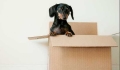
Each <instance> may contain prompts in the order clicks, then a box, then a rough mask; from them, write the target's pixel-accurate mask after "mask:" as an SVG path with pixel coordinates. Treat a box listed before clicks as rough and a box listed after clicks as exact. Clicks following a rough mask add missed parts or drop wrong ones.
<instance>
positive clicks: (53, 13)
mask: <svg viewBox="0 0 120 70" xmlns="http://www.w3.org/2000/svg"><path fill="white" fill-rule="evenodd" d="M59 8H62V10H60V9H59ZM70 12H71V17H72V19H73V20H74V17H73V10H72V7H71V6H69V5H67V4H63V3H60V4H55V5H53V6H52V7H50V8H49V16H50V17H54V22H53V25H52V27H51V28H50V35H51V36H54V35H63V34H66V33H67V32H69V33H71V35H75V33H74V32H73V30H72V28H71V26H70V25H69V24H68V23H67V20H66V19H65V20H62V19H59V16H58V13H63V17H65V15H66V14H68V15H69V13H70ZM68 36H69V35H68Z"/></svg>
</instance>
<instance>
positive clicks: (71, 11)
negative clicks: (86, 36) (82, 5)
mask: <svg viewBox="0 0 120 70" xmlns="http://www.w3.org/2000/svg"><path fill="white" fill-rule="evenodd" d="M69 8H70V11H71V17H72V19H73V20H74V17H73V9H72V7H71V6H69Z"/></svg>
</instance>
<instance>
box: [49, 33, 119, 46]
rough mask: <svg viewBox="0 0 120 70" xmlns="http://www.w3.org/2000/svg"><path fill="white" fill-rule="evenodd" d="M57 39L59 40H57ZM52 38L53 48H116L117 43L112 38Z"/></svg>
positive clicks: (74, 36) (94, 36)
mask: <svg viewBox="0 0 120 70" xmlns="http://www.w3.org/2000/svg"><path fill="white" fill-rule="evenodd" d="M56 37H57V38H56ZM56 37H52V36H51V37H50V40H51V44H52V46H53V47H115V46H117V45H116V42H115V41H114V40H113V38H112V37H111V36H98V35H73V36H72V37H67V36H65V35H58V36H56Z"/></svg>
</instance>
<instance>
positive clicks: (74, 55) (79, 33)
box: [49, 22, 116, 70]
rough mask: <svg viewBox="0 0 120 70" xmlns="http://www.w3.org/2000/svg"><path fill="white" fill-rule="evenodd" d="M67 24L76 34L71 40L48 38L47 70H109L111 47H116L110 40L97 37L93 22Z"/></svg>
mask: <svg viewBox="0 0 120 70" xmlns="http://www.w3.org/2000/svg"><path fill="white" fill-rule="evenodd" d="M51 24H52V23H50V27H51ZM69 24H70V25H71V26H72V29H73V31H74V32H75V34H76V35H75V36H73V37H70V38H71V40H70V39H69V37H67V36H64V35H59V36H56V37H50V38H49V70H111V69H112V68H111V47H112V46H116V44H115V42H114V41H113V40H112V38H111V37H110V36H107V37H106V36H97V23H95V22H69ZM85 35H86V36H85ZM102 39H105V40H102ZM63 40H64V41H63ZM69 40H70V41H69ZM92 40H93V41H92ZM61 41H63V42H64V44H63V42H61ZM82 41H83V42H82ZM76 42H80V44H79V43H76ZM94 42H95V43H94ZM61 46H62V47H61ZM71 46H72V47H71ZM78 46H79V47H78ZM86 46H87V47H86ZM88 46H90V47H88ZM95 46H96V47H95ZM98 46H99V47H98ZM106 46H107V47H106Z"/></svg>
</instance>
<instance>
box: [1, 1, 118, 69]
mask: <svg viewBox="0 0 120 70" xmlns="http://www.w3.org/2000/svg"><path fill="white" fill-rule="evenodd" d="M56 3H67V4H69V5H71V6H72V7H73V10H74V18H75V20H72V18H71V16H69V18H68V21H71V22H97V23H98V33H99V35H111V34H114V33H118V32H119V26H118V25H119V9H118V8H119V0H69V1H68V0H0V70H47V66H48V44H47V42H48V41H47V40H48V39H41V40H33V41H29V40H28V39H27V37H29V36H36V35H46V34H48V30H49V29H48V23H49V21H53V18H50V17H49V13H48V9H49V7H50V6H52V5H54V4H56ZM113 38H114V39H115V41H116V42H117V43H118V42H119V41H118V36H113ZM112 55H113V56H112V58H113V59H112V61H113V69H114V70H118V64H119V63H118V61H119V50H118V48H113V49H112Z"/></svg>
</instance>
